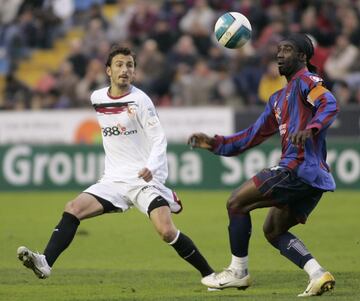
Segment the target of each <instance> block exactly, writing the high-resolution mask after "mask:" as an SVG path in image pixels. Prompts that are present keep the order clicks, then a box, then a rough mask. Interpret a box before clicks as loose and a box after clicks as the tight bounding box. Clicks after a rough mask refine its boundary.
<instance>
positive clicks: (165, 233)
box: [158, 227, 177, 243]
mask: <svg viewBox="0 0 360 301" xmlns="http://www.w3.org/2000/svg"><path fill="white" fill-rule="evenodd" d="M158 232H159V235H160V237H161V239H162V240H163V241H165V242H167V243H170V242H172V241H173V240H174V239H175V238H176V235H177V231H176V229H173V228H172V227H164V228H161V229H159V230H158Z"/></svg>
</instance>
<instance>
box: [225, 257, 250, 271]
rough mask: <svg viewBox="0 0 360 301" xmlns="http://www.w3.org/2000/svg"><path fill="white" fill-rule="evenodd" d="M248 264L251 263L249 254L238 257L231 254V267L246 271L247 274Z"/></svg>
mask: <svg viewBox="0 0 360 301" xmlns="http://www.w3.org/2000/svg"><path fill="white" fill-rule="evenodd" d="M248 265H249V257H248V256H245V257H237V256H234V255H231V263H230V266H229V268H230V269H232V270H237V271H241V272H245V273H246V274H247V270H248Z"/></svg>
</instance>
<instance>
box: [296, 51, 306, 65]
mask: <svg viewBox="0 0 360 301" xmlns="http://www.w3.org/2000/svg"><path fill="white" fill-rule="evenodd" d="M298 57H299V60H300V61H301V62H302V63H306V54H305V53H303V52H299V54H298Z"/></svg>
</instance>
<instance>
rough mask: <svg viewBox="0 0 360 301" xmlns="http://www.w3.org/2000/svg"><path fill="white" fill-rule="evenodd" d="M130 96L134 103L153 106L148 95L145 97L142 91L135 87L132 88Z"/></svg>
mask: <svg viewBox="0 0 360 301" xmlns="http://www.w3.org/2000/svg"><path fill="white" fill-rule="evenodd" d="M131 94H132V97H133V98H134V100H135V101H136V103H137V104H139V105H149V104H151V105H152V104H153V102H152V101H151V98H150V97H149V95H147V94H146V93H145V92H144V91H143V90H141V89H139V88H137V87H135V86H132V89H131Z"/></svg>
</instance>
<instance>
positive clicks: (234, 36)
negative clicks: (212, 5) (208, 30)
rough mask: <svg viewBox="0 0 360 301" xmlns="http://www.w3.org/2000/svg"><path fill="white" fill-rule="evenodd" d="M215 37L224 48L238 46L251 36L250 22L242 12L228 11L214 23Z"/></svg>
mask: <svg viewBox="0 0 360 301" xmlns="http://www.w3.org/2000/svg"><path fill="white" fill-rule="evenodd" d="M214 32H215V37H216V39H217V40H218V42H219V43H220V44H221V45H223V46H225V47H226V48H231V49H233V48H240V47H241V46H243V45H244V44H245V43H246V42H247V41H248V40H250V38H251V24H250V22H249V20H248V19H247V18H246V17H245V16H244V15H242V14H240V13H237V12H228V13H225V14H223V15H222V16H221V17H220V18H219V19H218V20H217V21H216V23H215V29H214Z"/></svg>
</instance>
